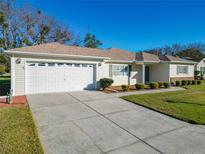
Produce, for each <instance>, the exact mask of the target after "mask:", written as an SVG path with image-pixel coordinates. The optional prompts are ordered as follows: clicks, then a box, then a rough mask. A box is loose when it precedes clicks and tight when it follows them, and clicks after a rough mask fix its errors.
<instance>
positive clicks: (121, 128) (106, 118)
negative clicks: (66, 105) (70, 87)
mask: <svg viewBox="0 0 205 154" xmlns="http://www.w3.org/2000/svg"><path fill="white" fill-rule="evenodd" d="M70 96H72V97H74V96H73V95H71V94H70ZM74 98H75V99H77V98H76V97H74ZM77 100H78V101H80V102H81V103H82V104H84V105H86V106H87V107H88V108H90V109H91V110H93V111H95V112H96V113H98V114H100V115H101V116H102V117H103V118H105V119H107V120H108V121H110V122H112V123H113V124H115V125H117V126H118V127H119V128H121V129H122V130H124V131H126V132H127V133H128V134H130V135H132V136H134V137H135V138H137V139H138V140H139V141H141V142H142V143H144V144H146V145H148V146H149V147H151V148H152V149H154V150H155V151H157V152H159V153H161V154H164V153H163V152H161V151H160V150H159V149H157V148H155V147H153V146H152V145H150V144H149V143H147V142H146V141H144V140H143V139H141V138H139V137H138V136H136V135H134V134H133V133H131V132H130V131H128V130H126V129H125V128H123V127H121V126H120V125H118V124H117V123H116V122H114V121H112V120H111V119H109V118H107V117H106V116H105V115H104V114H101V113H100V112H98V111H97V110H95V109H93V108H92V107H90V106H89V105H87V104H85V103H84V102H83V101H81V100H79V99H77Z"/></svg>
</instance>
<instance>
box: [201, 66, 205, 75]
mask: <svg viewBox="0 0 205 154" xmlns="http://www.w3.org/2000/svg"><path fill="white" fill-rule="evenodd" d="M200 72H201V74H202V75H204V74H205V67H204V66H202V67H200Z"/></svg>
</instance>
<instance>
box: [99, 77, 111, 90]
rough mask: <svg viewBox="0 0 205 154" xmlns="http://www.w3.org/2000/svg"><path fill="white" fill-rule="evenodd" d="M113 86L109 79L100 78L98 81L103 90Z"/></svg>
mask: <svg viewBox="0 0 205 154" xmlns="http://www.w3.org/2000/svg"><path fill="white" fill-rule="evenodd" d="M112 84H113V80H112V79H109V78H102V79H100V88H102V89H103V90H104V89H105V88H107V87H109V86H111V85H112Z"/></svg>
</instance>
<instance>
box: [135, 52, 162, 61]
mask: <svg viewBox="0 0 205 154" xmlns="http://www.w3.org/2000/svg"><path fill="white" fill-rule="evenodd" d="M135 59H136V61H156V62H159V61H160V59H159V57H158V56H157V55H154V54H151V53H147V52H137V53H136V55H135Z"/></svg>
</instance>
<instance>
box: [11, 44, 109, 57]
mask: <svg viewBox="0 0 205 154" xmlns="http://www.w3.org/2000/svg"><path fill="white" fill-rule="evenodd" d="M12 50H13V51H21V52H36V53H52V54H68V55H81V56H99V57H106V54H105V52H104V51H103V50H101V49H94V48H84V47H83V48H82V47H76V46H68V45H63V44H60V43H46V44H40V45H35V46H27V47H22V48H15V49H12Z"/></svg>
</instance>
